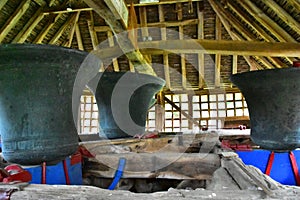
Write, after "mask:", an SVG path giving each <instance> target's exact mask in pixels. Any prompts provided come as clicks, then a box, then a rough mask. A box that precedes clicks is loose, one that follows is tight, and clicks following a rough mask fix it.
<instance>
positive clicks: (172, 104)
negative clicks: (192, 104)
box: [165, 97, 202, 128]
mask: <svg viewBox="0 0 300 200" xmlns="http://www.w3.org/2000/svg"><path fill="white" fill-rule="evenodd" d="M165 101H166V102H167V103H168V104H170V105H171V106H173V107H174V108H175V109H176V110H177V111H179V112H180V114H182V115H183V116H185V117H186V118H187V120H188V121H191V122H192V123H193V124H195V125H197V126H198V127H199V128H201V127H202V125H201V124H200V123H199V122H198V120H195V119H194V118H193V117H192V116H190V115H189V114H188V113H186V112H185V111H183V110H181V108H180V107H179V106H177V105H176V104H175V103H174V102H173V101H171V100H170V99H168V98H167V97H165Z"/></svg>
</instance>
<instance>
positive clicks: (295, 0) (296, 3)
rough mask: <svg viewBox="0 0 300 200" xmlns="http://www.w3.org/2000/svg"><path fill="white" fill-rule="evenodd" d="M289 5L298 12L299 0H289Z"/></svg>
mask: <svg viewBox="0 0 300 200" xmlns="http://www.w3.org/2000/svg"><path fill="white" fill-rule="evenodd" d="M289 3H290V4H291V5H292V6H293V8H295V9H296V10H300V2H299V0H290V1H289Z"/></svg>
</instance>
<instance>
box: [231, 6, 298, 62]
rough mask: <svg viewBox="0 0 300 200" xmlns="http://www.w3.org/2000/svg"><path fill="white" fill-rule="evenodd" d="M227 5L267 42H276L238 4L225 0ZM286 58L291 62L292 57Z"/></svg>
mask: <svg viewBox="0 0 300 200" xmlns="http://www.w3.org/2000/svg"><path fill="white" fill-rule="evenodd" d="M226 5H228V7H230V9H232V10H233V11H234V12H235V13H236V14H237V15H238V16H239V17H240V18H241V19H242V20H243V21H245V22H246V23H247V24H248V26H250V27H251V28H252V29H253V30H255V31H256V32H257V33H258V34H259V35H260V36H261V37H262V38H263V39H264V40H265V41H267V42H276V40H275V39H273V38H272V37H271V36H270V35H269V34H268V33H267V32H266V31H265V30H264V29H263V28H262V27H261V26H260V25H259V24H257V23H256V22H254V21H253V20H252V19H251V18H250V17H249V16H248V15H245V13H244V11H243V10H241V8H240V6H239V5H237V4H236V3H235V2H233V1H227V4H226ZM279 41H280V42H286V41H285V40H280V38H279ZM286 59H287V60H288V61H289V62H290V63H293V62H292V59H290V58H289V57H286Z"/></svg>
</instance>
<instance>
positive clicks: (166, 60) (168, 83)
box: [158, 5, 171, 90]
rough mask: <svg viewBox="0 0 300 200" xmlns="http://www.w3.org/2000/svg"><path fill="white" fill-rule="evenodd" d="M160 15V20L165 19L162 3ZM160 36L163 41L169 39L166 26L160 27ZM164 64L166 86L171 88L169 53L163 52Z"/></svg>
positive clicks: (159, 10)
mask: <svg viewBox="0 0 300 200" xmlns="http://www.w3.org/2000/svg"><path fill="white" fill-rule="evenodd" d="M158 15H159V22H164V21H165V15H164V9H163V6H162V5H158ZM160 36H161V40H162V41H166V40H167V29H166V27H162V28H161V29H160ZM163 65H164V76H165V81H166V88H169V89H170V90H171V78H170V69H169V56H168V54H167V53H164V54H163Z"/></svg>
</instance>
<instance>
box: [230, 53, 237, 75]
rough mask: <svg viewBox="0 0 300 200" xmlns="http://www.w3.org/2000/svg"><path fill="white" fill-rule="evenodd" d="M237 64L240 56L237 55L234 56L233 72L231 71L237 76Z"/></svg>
mask: <svg viewBox="0 0 300 200" xmlns="http://www.w3.org/2000/svg"><path fill="white" fill-rule="evenodd" d="M237 64H238V56H237V55H233V56H232V70H231V73H232V74H236V73H237Z"/></svg>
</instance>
